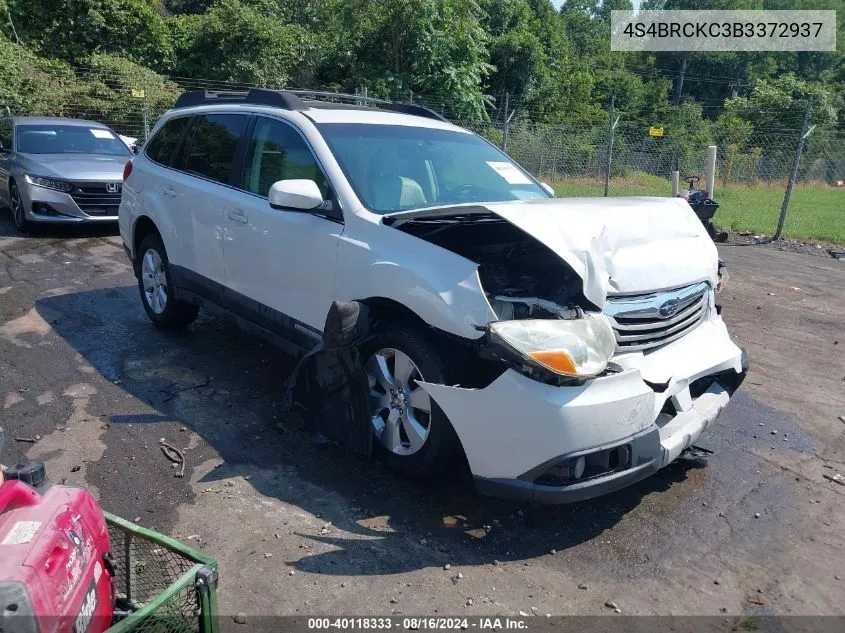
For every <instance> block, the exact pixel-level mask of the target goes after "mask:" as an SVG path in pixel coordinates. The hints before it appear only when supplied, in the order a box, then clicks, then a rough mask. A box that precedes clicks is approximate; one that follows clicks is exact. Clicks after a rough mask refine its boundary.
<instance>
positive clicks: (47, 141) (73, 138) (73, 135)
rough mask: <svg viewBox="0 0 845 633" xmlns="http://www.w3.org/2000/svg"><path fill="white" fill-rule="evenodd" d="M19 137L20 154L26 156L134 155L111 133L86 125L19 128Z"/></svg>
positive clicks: (49, 125)
mask: <svg viewBox="0 0 845 633" xmlns="http://www.w3.org/2000/svg"><path fill="white" fill-rule="evenodd" d="M17 137H18V138H17V141H18V143H17V150H18V151H19V152H21V153H23V154H105V155H107V156H126V155H127V154H129V153H130V152H129V148H128V147H126V144H125V143H124V142H123V141H121V140H120V139H119V138H117V137H116V136H115V135H114V134H113V133H112V132H111V131H110V130H106V129H104V128H99V127H88V126H86V125H51V124H44V125H19V126H18V128H17Z"/></svg>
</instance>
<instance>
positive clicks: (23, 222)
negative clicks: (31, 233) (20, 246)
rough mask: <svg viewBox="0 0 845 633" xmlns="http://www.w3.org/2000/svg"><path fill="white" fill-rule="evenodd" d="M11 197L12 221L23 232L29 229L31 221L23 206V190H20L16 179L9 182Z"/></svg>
mask: <svg viewBox="0 0 845 633" xmlns="http://www.w3.org/2000/svg"><path fill="white" fill-rule="evenodd" d="M9 199H10V202H11V205H10V207H11V210H12V222H13V223H14V225H15V228H16V229H17V230H18V231H20V232H21V233H23V232H25V231H28V230H29V228H30V222H29V220H27V219H26V210H25V209H24V206H23V199H22V198H21V192H20V191H19V190H18V185H17V184H16V183H15V181H14V180H13V181H11V182H10V183H9Z"/></svg>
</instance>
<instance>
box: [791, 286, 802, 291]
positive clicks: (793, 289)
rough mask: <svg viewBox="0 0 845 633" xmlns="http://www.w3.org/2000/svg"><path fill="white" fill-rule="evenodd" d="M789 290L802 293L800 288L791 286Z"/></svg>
mask: <svg viewBox="0 0 845 633" xmlns="http://www.w3.org/2000/svg"><path fill="white" fill-rule="evenodd" d="M789 289H790V290H791V291H792V292H797V291H800V290H801V288H799V287H798V286H789Z"/></svg>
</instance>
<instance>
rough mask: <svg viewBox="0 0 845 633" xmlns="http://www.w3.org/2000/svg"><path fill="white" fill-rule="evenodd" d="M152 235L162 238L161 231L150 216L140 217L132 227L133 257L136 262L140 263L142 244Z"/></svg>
mask: <svg viewBox="0 0 845 633" xmlns="http://www.w3.org/2000/svg"><path fill="white" fill-rule="evenodd" d="M150 234H156V235H158V236H159V237H162V235H161V231H159V230H158V227H157V226H156V223H155V222H153V220H152V219H151V218H150V217H149V216H147V215H142V216H139V217H138V219H137V220H135V223H134V224H133V225H132V256H133V260H134V261H136V262H137V261H138V249H139V248H140V247H141V242H143V241H144V238H145V237H147V236H148V235H150ZM163 239H164V238H162V240H163Z"/></svg>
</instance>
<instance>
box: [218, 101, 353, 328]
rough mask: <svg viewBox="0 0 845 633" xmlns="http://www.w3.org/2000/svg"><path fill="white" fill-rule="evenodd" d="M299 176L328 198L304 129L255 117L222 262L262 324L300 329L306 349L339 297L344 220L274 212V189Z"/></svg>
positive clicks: (229, 279) (230, 210) (229, 283)
mask: <svg viewBox="0 0 845 633" xmlns="http://www.w3.org/2000/svg"><path fill="white" fill-rule="evenodd" d="M294 178H300V179H308V180H314V181H315V182H316V183H317V185H318V186H319V188H320V191H321V192H322V193H323V197H324V198H326V199H328V198H329V197H330V191H331V187H330V185H329V183H328V180H327V179H326V177H325V176H324V174H323V171H322V169H321V168H320V166H319V164H318V163H317V161H316V159H315V158H314V155H313V153H312V152H311V149H310V148H309V146H308V144H307V143H306V141H305V139H304V138H303V137H302V135H301V134H300V133H299V131H298V130H297V129H296V128H294V127H293V126H292V125H291V124H289V123H287V122H285V121H282V120H280V119H274V118H271V117H265V116H257V117H256V119H255V125H254V127H253V131H252V134H251V138H250V140H249V144H248V149H247V153H246V158H245V160H244V168H243V175H242V180H241V185H240V186H241V188H242V190H243V193H242V195H241V199H240V201H239V202H238V203H237V204H233V205H232V206H231V207H230V208H228V209H226V218H227V220H226V237H225V239H224V242H223V258H224V261H225V267H226V285H227V286H228V287H229V288H231V289H232V290H234V291H235V292H237V293H239V294H240V295H243V296H244V297H246V298H248V299H249V300H250V302H249V303H250V304H251V309H253V310H254V311H258V312H259V313H260V314H259V316H260V317H261V318H260V319H259V320H260V321H263V322H264V324H265V325H267V324H268V323H267V321H276V322H278V323H281V324H282V325H283V326H289V327H292V328H293V329H294V330H295V331H298V332H299V335H297V336H295V337H294V340H298V341H299V342H301V343H304V344H307V343H308V341H309V340H310V341H311V342H313V340H315V338H316V337H317V336H318V334H319V332H321V331H322V329H323V325H324V323H325V319H326V314H327V313H328V311H329V307H330V306H331V302H332V301H333V300H334V296H333V295H334V281H335V258H336V254H337V244H338V237H339V236H340V235H341V233H342V232H343V223H342V222H340V221H337V220H333V219H329V218H328V217H326V216H325V212H304V211H296V210H292V209H273V208H272V207H270V205H269V203H268V201H267V196H268V193H269V191H270V186H271V185H272V184H273V183H275V182H277V181H279V180H288V179H294ZM266 308H269V310H267V309H266ZM303 336H304V337H305V338H304V339H303Z"/></svg>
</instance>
